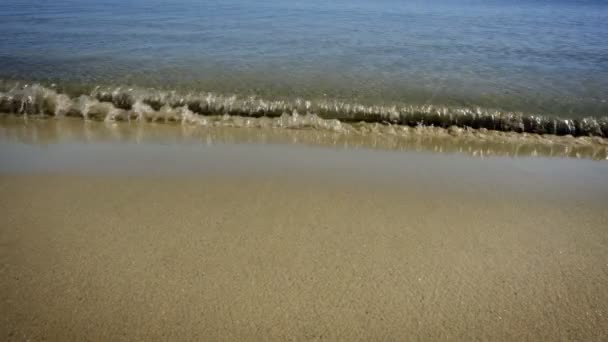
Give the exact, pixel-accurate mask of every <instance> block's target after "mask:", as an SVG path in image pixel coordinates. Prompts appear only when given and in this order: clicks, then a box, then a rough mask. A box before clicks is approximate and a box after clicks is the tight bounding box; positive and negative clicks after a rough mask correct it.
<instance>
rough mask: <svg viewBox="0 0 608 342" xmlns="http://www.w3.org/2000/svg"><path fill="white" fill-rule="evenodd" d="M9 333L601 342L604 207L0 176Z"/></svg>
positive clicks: (358, 188)
mask: <svg viewBox="0 0 608 342" xmlns="http://www.w3.org/2000/svg"><path fill="white" fill-rule="evenodd" d="M0 188H1V189H2V190H1V191H2V196H0V215H1V217H2V228H1V229H0V233H1V235H0V243H1V246H2V248H1V249H0V250H1V252H0V257H1V260H2V281H1V282H0V289H1V291H0V293H1V303H2V312H3V314H2V316H3V318H2V320H1V324H0V331H1V334H2V336H3V337H2V338H3V339H5V340H6V339H8V340H26V339H30V340H43V339H48V340H147V339H154V340H157V339H172V340H267V339H272V340H320V339H323V340H335V339H339V340H411V339H421V340H427V339H433V340H454V339H458V340H471V339H489V340H497V339H498V340H501V339H519V340H521V339H531V340H539V339H542V340H559V339H570V340H601V339H605V338H606V337H607V336H608V324H607V323H608V291H607V290H606V289H607V288H608V264H607V260H608V248H607V243H608V231H606V223H607V222H608V213H607V212H606V211H605V210H602V208H601V207H602V206H603V205H605V203H596V202H594V203H595V204H594V203H584V202H575V203H573V205H571V206H564V207H557V206H555V205H553V204H552V203H549V202H544V201H542V200H541V201H539V200H537V199H536V198H534V196H530V197H528V196H524V195H521V194H520V195H517V196H518V197H517V200H514V199H515V198H513V197H512V196H511V197H509V196H507V197H505V198H503V197H501V196H494V195H487V196H464V195H456V194H453V193H452V194H450V193H448V194H444V196H436V195H434V194H431V195H425V194H424V193H420V192H417V191H414V192H404V191H401V190H395V191H390V190H387V189H382V190H381V191H375V190H372V189H370V188H369V187H366V186H365V185H353V184H351V186H344V185H333V186H332V185H329V184H324V185H322V186H321V184H319V183H315V182H310V183H299V184H294V183H293V182H288V181H272V180H269V179H267V180H260V179H255V180H254V179H244V178H241V179H239V180H235V179H228V178H214V179H207V180H206V181H201V180H200V179H196V178H191V179H184V180H168V179H144V180H142V179H135V178H113V177H74V176H70V177H65V176H44V177H41V176H14V175H12V176H11V175H4V176H2V177H0Z"/></svg>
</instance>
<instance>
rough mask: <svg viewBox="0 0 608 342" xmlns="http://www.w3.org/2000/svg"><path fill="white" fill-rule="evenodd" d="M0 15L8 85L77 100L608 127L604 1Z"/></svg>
mask: <svg viewBox="0 0 608 342" xmlns="http://www.w3.org/2000/svg"><path fill="white" fill-rule="evenodd" d="M1 7H2V10H1V11H0V32H2V34H1V35H0V79H3V80H5V81H7V80H9V81H10V80H20V81H26V82H42V83H43V84H50V83H57V84H59V85H61V86H63V87H66V89H67V88H70V87H71V88H70V89H71V90H70V91H71V92H76V93H78V92H82V93H88V92H89V91H90V89H92V88H93V87H95V86H97V85H103V86H108V87H118V86H123V88H124V87H125V86H127V87H132V86H139V87H155V88H159V89H165V90H174V89H175V90H179V91H181V92H189V91H212V92H215V93H218V94H239V95H243V96H247V95H257V96H261V97H263V98H265V99H269V100H275V99H288V100H289V99H296V98H303V99H310V100H312V101H315V100H324V101H327V100H328V99H330V100H340V101H343V102H346V103H362V104H366V105H394V104H398V105H436V106H448V107H450V106H452V107H466V108H476V107H482V108H491V109H497V110H499V111H505V112H507V111H517V112H523V113H526V114H542V115H545V116H556V117H562V118H582V117H588V116H593V117H603V116H606V115H608V39H607V38H606V37H608V2H605V1H574V0H571V1H531V0H530V1H473V0H463V1H449V0H441V1H438V0H431V1H418V0H414V1H396V0H379V1H377V0H350V1H331V2H327V1H319V0H309V1H278V0H267V1H248V0H222V1H219V0H209V1H198V0H197V1H195V0H175V1H163V0H132V1H119V0H98V1H92V0H55V1H42V0H3V1H2V6H1ZM74 89H76V90H74ZM75 95H77V94H75Z"/></svg>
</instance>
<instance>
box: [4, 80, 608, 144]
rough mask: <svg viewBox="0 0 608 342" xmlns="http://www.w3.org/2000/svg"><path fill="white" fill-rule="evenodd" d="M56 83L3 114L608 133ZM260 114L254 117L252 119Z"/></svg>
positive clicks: (14, 99)
mask: <svg viewBox="0 0 608 342" xmlns="http://www.w3.org/2000/svg"><path fill="white" fill-rule="evenodd" d="M57 89H58V88H57V87H56V86H54V85H52V86H49V87H45V86H42V85H40V84H33V85H23V86H21V85H14V86H12V87H10V88H7V89H4V91H2V92H0V112H2V113H11V114H17V115H52V116H58V117H59V116H75V117H82V118H84V119H92V120H106V121H131V120H140V121H153V122H156V121H168V122H183V123H193V124H200V125H213V124H214V122H217V121H218V120H217V119H211V117H223V118H224V121H226V116H228V117H232V118H233V120H232V121H233V122H234V124H235V125H243V126H260V127H263V126H279V127H284V128H306V127H308V128H320V129H328V130H333V131H344V130H348V129H349V128H352V125H348V124H353V123H359V122H365V123H377V124H381V125H385V126H386V127H388V128H387V129H389V130H391V129H392V130H394V129H395V128H394V127H395V126H403V127H439V128H444V129H448V130H449V131H450V132H451V133H454V134H458V132H460V131H461V130H462V129H465V130H467V129H482V130H491V131H499V132H516V133H535V134H551V135H558V136H564V135H571V136H575V137H580V136H591V137H593V136H595V137H608V117H602V118H595V117H587V118H582V119H569V118H553V117H548V116H542V115H533V114H525V113H517V112H504V111H500V110H492V109H483V108H466V107H447V106H434V105H399V106H397V105H393V106H383V105H363V104H357V103H348V102H342V101H338V100H327V99H323V100H314V101H313V100H305V99H299V98H298V99H293V100H284V99H281V100H272V99H263V98H259V97H255V96H238V95H224V94H216V93H209V92H199V93H181V92H177V91H162V90H155V89H141V88H127V87H113V88H104V87H95V88H94V89H93V90H92V91H90V92H87V93H83V92H80V93H78V92H77V93H76V94H69V95H68V93H67V92H61V91H58V90H57ZM254 118H256V119H258V120H252V119H254Z"/></svg>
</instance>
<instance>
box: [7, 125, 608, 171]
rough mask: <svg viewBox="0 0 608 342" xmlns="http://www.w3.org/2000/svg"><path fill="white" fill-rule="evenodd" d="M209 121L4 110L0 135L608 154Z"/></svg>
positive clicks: (574, 141) (595, 147)
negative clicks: (85, 117) (95, 117)
mask: <svg viewBox="0 0 608 342" xmlns="http://www.w3.org/2000/svg"><path fill="white" fill-rule="evenodd" d="M205 120H206V122H205V123H204V124H202V125H201V124H197V123H191V122H175V121H168V122H164V121H161V122H145V121H143V122H142V121H139V120H133V121H97V120H82V119H78V118H73V117H61V118H58V117H52V116H50V117H49V116H25V117H19V116H14V115H8V114H4V115H1V114H0V129H2V132H1V134H2V135H3V136H4V137H5V138H10V139H13V140H15V141H19V142H22V143H26V144H47V143H59V142H70V141H71V142H86V143H92V142H140V141H150V142H154V141H158V142H162V141H167V142H173V143H176V142H177V143H185V144H196V143H199V144H200V143H202V144H209V143H237V144H238V143H242V142H245V143H250V144H296V145H309V146H319V147H329V148H337V149H353V148H355V149H361V148H363V149H372V150H383V151H404V152H410V151H416V152H428V153H447V154H463V155H469V156H473V157H481V158H484V157H557V158H576V159H581V158H582V159H593V160H607V159H608V139H606V138H600V137H576V138H575V137H571V136H570V137H568V136H554V135H539V134H528V133H515V132H498V131H489V130H485V129H479V130H474V129H460V128H454V127H451V128H449V129H444V128H440V127H416V128H410V127H404V126H398V125H390V124H366V123H359V124H339V125H338V126H334V125H330V124H328V123H326V122H323V121H322V120H321V119H319V118H316V117H313V116H299V117H295V118H294V117H293V116H285V117H280V118H276V119H269V118H244V117H232V116H217V117H206V118H205Z"/></svg>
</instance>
